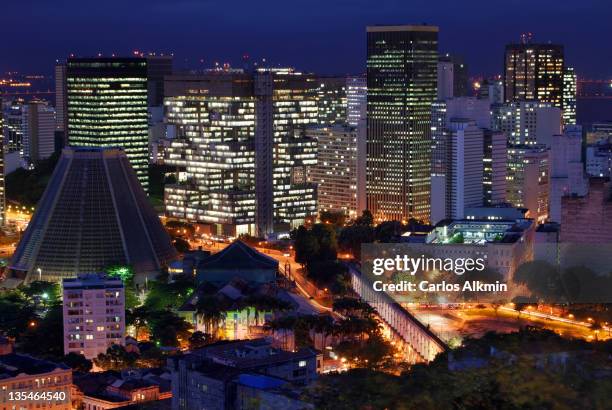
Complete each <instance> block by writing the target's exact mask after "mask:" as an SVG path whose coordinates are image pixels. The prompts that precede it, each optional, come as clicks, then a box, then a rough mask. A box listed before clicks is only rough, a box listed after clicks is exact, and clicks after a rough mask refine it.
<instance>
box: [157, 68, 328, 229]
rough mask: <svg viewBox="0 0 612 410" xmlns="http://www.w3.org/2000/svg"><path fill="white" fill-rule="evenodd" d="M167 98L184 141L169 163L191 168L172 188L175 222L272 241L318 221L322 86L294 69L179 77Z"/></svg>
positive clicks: (170, 118)
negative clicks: (312, 130)
mask: <svg viewBox="0 0 612 410" xmlns="http://www.w3.org/2000/svg"><path fill="white" fill-rule="evenodd" d="M168 80H169V81H168V84H167V87H166V93H167V94H177V95H176V96H172V97H167V98H166V108H167V118H166V122H167V125H168V126H169V130H171V132H172V133H173V134H175V135H176V138H175V139H174V140H173V141H172V143H171V146H170V147H169V148H168V150H167V158H166V159H165V163H166V164H168V165H171V166H178V167H183V168H184V169H185V173H184V174H185V178H184V180H183V181H180V184H177V185H172V186H167V187H166V196H165V197H166V205H167V210H168V216H170V217H176V218H179V219H184V220H188V221H194V222H202V223H206V224H211V225H212V226H213V227H214V230H215V232H216V233H218V234H224V235H230V236H237V235H239V234H240V233H249V234H252V235H255V234H257V235H261V236H265V235H269V234H271V233H272V232H274V231H288V230H289V229H290V228H291V227H294V226H297V225H298V224H300V223H302V222H303V221H304V219H305V218H306V217H309V216H312V215H316V212H317V191H316V185H314V184H312V183H310V182H308V178H307V175H308V169H309V167H311V166H314V165H315V164H316V149H317V144H316V140H314V139H312V138H308V137H307V136H305V129H306V128H307V127H308V126H311V125H315V124H317V123H318V120H319V117H318V105H317V103H318V100H317V85H316V84H317V81H316V78H315V77H314V76H311V75H306V74H301V73H297V72H295V71H293V70H290V69H284V70H259V71H257V72H255V73H253V74H245V73H208V74H205V75H200V76H172V77H170V78H169V79H168Z"/></svg>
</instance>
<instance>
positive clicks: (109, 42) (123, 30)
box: [0, 0, 612, 77]
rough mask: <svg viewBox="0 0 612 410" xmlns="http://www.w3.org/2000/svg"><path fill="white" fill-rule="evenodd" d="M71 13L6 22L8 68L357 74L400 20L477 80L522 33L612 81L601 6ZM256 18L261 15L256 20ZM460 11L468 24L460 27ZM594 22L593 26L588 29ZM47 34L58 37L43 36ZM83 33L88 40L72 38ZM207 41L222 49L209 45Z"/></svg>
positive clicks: (137, 6)
mask: <svg viewBox="0 0 612 410" xmlns="http://www.w3.org/2000/svg"><path fill="white" fill-rule="evenodd" d="M63 5H64V7H56V6H55V5H54V6H53V7H51V6H48V5H47V3H46V2H37V7H36V8H30V9H29V10H28V14H29V19H28V20H27V23H25V24H26V26H25V30H24V25H23V24H24V23H23V20H21V19H8V20H7V22H6V24H3V26H2V27H0V32H1V33H2V34H4V37H10V36H13V35H14V33H22V34H21V36H20V41H19V42H9V43H7V44H4V48H5V50H4V52H3V56H4V57H5V59H3V62H1V63H0V70H2V71H9V70H16V71H22V72H31V73H32V72H43V73H45V74H46V73H49V74H50V73H52V70H53V67H52V65H51V64H49V63H48V62H51V61H55V60H56V59H63V58H66V57H68V56H69V55H70V54H75V55H76V56H81V57H86V56H96V55H97V54H98V53H102V54H103V55H106V56H110V55H112V54H116V55H123V56H127V55H130V54H131V53H132V52H133V51H134V50H140V51H143V52H158V53H161V52H165V53H166V54H170V53H174V55H175V57H176V58H175V61H176V65H177V68H179V69H181V68H192V69H194V68H203V67H210V66H214V64H215V62H218V63H220V64H223V63H225V62H229V63H231V64H232V65H233V66H236V67H240V66H241V65H242V63H243V57H244V56H245V55H249V57H250V60H251V61H261V60H262V59H264V58H265V59H266V62H267V63H268V64H271V65H275V66H276V65H283V66H287V65H291V66H295V67H299V68H300V69H302V70H305V71H316V72H318V73H321V74H332V73H333V74H339V73H354V74H357V73H361V72H364V71H365V64H364V61H365V54H366V50H365V47H364V40H365V27H366V26H367V25H377V24H395V23H396V22H401V21H411V22H414V23H417V22H418V23H428V24H431V25H436V26H439V27H440V51H441V52H450V53H452V54H457V55H460V56H462V57H463V58H464V60H465V61H467V62H468V65H469V70H470V74H482V75H494V74H501V71H502V68H503V67H502V62H503V46H504V45H505V44H507V43H511V42H517V41H519V39H520V35H521V34H522V33H524V32H531V33H533V35H534V40H535V41H537V42H542V43H548V42H552V43H560V44H564V45H565V46H566V61H567V63H568V64H569V65H571V66H575V68H576V72H577V74H578V75H579V76H585V77H608V76H609V75H610V72H609V69H607V68H606V67H610V66H611V64H610V63H611V62H612V55H610V53H599V55H598V58H597V59H593V58H590V57H591V56H592V55H594V53H596V52H597V50H603V49H605V44H604V42H605V39H606V38H608V37H610V35H612V32H611V30H612V28H610V27H609V26H608V25H607V24H606V21H605V16H606V15H607V14H609V8H610V6H609V5H608V4H606V3H605V2H603V1H597V0H592V1H587V2H581V3H580V4H578V5H576V4H572V5H568V4H558V3H555V2H552V1H548V0H546V1H538V2H537V3H536V4H533V2H529V3H528V6H529V13H528V14H526V13H525V12H524V11H525V7H524V6H525V5H527V2H524V1H515V2H513V3H512V5H513V6H515V7H512V8H511V9H510V10H508V8H505V9H503V10H501V9H499V10H497V9H492V8H490V7H488V6H489V4H488V3H486V2H484V1H480V0H478V1H472V2H470V3H469V4H461V5H456V4H454V3H453V2H444V4H443V5H440V6H438V7H437V8H436V9H435V10H433V9H432V7H431V6H430V5H428V4H427V3H425V2H421V1H419V2H416V4H413V5H411V7H410V9H408V8H407V7H406V6H404V5H402V4H401V3H400V2H396V1H393V0H386V1H383V2H382V4H379V3H377V5H376V6H375V5H374V4H373V3H370V2H367V1H342V2H336V3H334V4H326V5H325V8H323V7H322V4H319V3H314V4H312V6H311V7H309V8H303V10H301V12H300V13H295V14H289V15H286V14H284V12H285V7H283V6H281V5H279V4H277V2H276V1H269V2H267V4H264V5H258V6H257V9H254V8H253V6H251V5H249V4H248V3H246V2H245V3H242V4H241V5H240V7H241V9H242V10H243V11H244V12H243V13H242V12H241V13H233V9H229V8H226V7H225V6H224V5H223V4H215V3H214V2H198V1H186V0H184V1H179V2H173V3H171V4H170V3H166V2H162V1H154V2H153V3H150V2H147V3H144V2H131V3H130V5H129V6H126V5H124V4H119V3H115V2H110V3H109V2H106V3H104V5H87V7H85V6H83V5H80V4H79V3H77V2H74V1H72V0H68V1H64V2H63ZM22 8H23V6H22V5H18V4H6V5H4V9H5V11H6V15H7V16H11V15H20V14H23V10H22ZM255 13H260V14H261V15H259V16H258V18H257V19H251V18H249V16H253V15H255ZM457 13H461V15H462V18H461V19H455V16H456V15H457ZM280 15H282V16H283V17H282V19H281V18H280ZM338 16H343V18H339V17H338ZM587 16H588V19H589V23H588V24H583V23H582V22H584V21H585V17H587ZM317 22H318V23H317ZM203 23H204V24H203ZM576 24H580V27H581V29H580V30H579V31H575V30H567V28H568V27H573V26H576ZM321 28H323V29H321ZM109 29H110V30H109ZM49 31H52V32H53V34H54V35H53V36H48V35H46V34H45V33H47V32H49ZM75 32H79V33H81V34H82V35H79V36H74V33H75ZM484 33H486V35H483V34H484ZM281 34H282V36H281ZM126 38H129V39H130V41H126ZM209 38H210V39H214V41H206V39H209ZM203 40H204V41H203ZM43 44H44V47H40V46H41V45H43ZM486 50H491V51H493V52H485V51H486ZM313 55H314V56H316V58H312V57H311V56H313ZM9 62H10V63H9Z"/></svg>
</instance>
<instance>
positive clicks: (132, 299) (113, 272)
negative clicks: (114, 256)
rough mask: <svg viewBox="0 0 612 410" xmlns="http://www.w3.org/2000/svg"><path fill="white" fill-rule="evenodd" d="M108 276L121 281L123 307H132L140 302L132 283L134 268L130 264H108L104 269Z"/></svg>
mask: <svg viewBox="0 0 612 410" xmlns="http://www.w3.org/2000/svg"><path fill="white" fill-rule="evenodd" d="M104 272H106V274H107V275H108V277H110V278H119V279H121V281H122V282H123V288H124V291H125V293H124V295H125V308H126V309H132V308H135V307H136V306H138V305H139V304H140V301H139V300H138V296H137V295H136V286H135V285H134V274H135V272H134V268H133V267H132V266H130V265H110V266H108V267H106V268H105V269H104Z"/></svg>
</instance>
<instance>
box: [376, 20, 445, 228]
mask: <svg viewBox="0 0 612 410" xmlns="http://www.w3.org/2000/svg"><path fill="white" fill-rule="evenodd" d="M367 56H368V62H367V83H368V96H367V102H368V103H367V117H368V118H367V121H368V125H367V127H368V129H367V164H366V169H367V170H366V173H367V188H366V192H367V206H368V209H370V211H372V213H373V215H374V217H375V219H376V220H384V219H387V220H388V219H397V220H407V219H408V218H415V219H418V220H423V221H427V220H428V219H429V201H430V172H431V145H432V141H431V130H430V127H431V104H432V102H433V101H434V100H435V99H436V95H437V91H436V87H437V65H438V28H437V27H435V26H426V25H422V26H416V25H415V26H413V25H406V26H371V27H368V28H367Z"/></svg>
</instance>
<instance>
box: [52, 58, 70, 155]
mask: <svg viewBox="0 0 612 410" xmlns="http://www.w3.org/2000/svg"><path fill="white" fill-rule="evenodd" d="M66 110H67V108H66V63H60V62H58V63H57V64H56V65H55V130H56V131H57V132H58V136H59V137H60V138H61V139H62V145H65V144H66V130H67V129H68V117H67V116H66Z"/></svg>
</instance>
